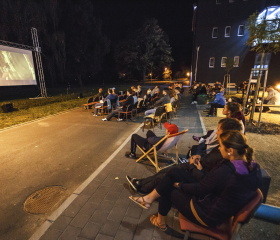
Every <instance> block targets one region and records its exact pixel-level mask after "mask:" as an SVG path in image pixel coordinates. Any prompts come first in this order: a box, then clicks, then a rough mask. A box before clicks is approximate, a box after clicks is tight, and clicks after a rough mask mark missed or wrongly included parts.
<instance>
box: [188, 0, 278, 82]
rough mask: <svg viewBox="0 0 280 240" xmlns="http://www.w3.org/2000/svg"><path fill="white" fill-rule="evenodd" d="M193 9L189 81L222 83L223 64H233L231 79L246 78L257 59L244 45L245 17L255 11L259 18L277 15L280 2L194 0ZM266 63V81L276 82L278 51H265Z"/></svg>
mask: <svg viewBox="0 0 280 240" xmlns="http://www.w3.org/2000/svg"><path fill="white" fill-rule="evenodd" d="M193 11H194V13H193V33H194V46H193V56H192V81H197V82H205V83H213V82H215V81H220V82H223V80H224V75H225V74H226V69H227V68H226V63H229V65H231V66H232V68H231V70H230V75H231V82H234V83H237V84H239V83H240V82H242V81H245V80H248V79H249V76H250V72H251V69H252V68H253V67H258V65H259V59H260V58H259V56H258V55H257V54H256V53H255V52H252V51H250V47H249V46H247V45H246V42H247V39H248V36H249V32H248V30H247V29H246V22H247V19H248V18H249V16H250V15H252V14H253V13H255V12H258V13H259V19H260V18H263V17H266V19H273V18H276V17H277V16H278V17H277V18H279V17H280V1H279V0H271V1H269V0H197V1H196V4H195V5H194V10H193ZM277 27H278V29H279V31H280V26H279V25H278V26H277ZM265 65H266V66H263V67H269V71H268V84H275V83H279V82H280V70H279V69H280V67H279V66H280V54H273V53H272V54H266V56H265Z"/></svg>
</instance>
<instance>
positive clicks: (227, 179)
mask: <svg viewBox="0 0 280 240" xmlns="http://www.w3.org/2000/svg"><path fill="white" fill-rule="evenodd" d="M260 185H261V171H260V167H259V165H258V164H254V165H253V169H252V170H250V172H249V174H246V175H240V174H238V173H236V170H235V167H234V166H233V164H232V163H231V162H230V161H228V160H224V161H223V162H222V163H221V164H220V165H219V166H218V167H217V168H215V169H213V170H212V171H210V172H209V173H208V174H206V176H205V177H204V178H203V179H202V180H201V181H200V182H199V183H189V184H181V185H180V188H181V189H182V190H183V191H184V192H185V193H187V194H190V195H192V196H193V197H192V199H193V203H194V207H195V209H196V211H197V213H198V215H199V217H200V218H201V219H202V220H203V221H204V222H205V223H206V224H207V225H208V226H211V227H215V226H218V225H220V224H221V223H223V222H225V221H226V220H227V219H229V218H230V217H231V216H234V215H235V214H236V213H237V212H238V211H239V210H241V208H242V207H243V206H244V205H246V204H247V203H248V202H249V201H250V200H251V199H252V197H253V196H254V194H255V192H256V190H257V189H258V188H259V187H260Z"/></svg>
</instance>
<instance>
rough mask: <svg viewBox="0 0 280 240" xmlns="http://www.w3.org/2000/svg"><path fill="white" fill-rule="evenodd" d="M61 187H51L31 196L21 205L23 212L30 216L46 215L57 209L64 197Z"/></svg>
mask: <svg viewBox="0 0 280 240" xmlns="http://www.w3.org/2000/svg"><path fill="white" fill-rule="evenodd" d="M66 193H67V191H66V189H65V188H64V187H62V186H51V187H46V188H43V189H41V190H38V191H36V192H34V193H33V194H31V195H30V196H29V197H28V198H27V199H26V200H25V202H24V204H23V210H24V211H26V212H28V213H32V214H43V213H48V212H51V211H52V210H54V209H55V208H57V207H58V206H59V205H60V204H61V203H62V201H63V200H64V198H65V196H66Z"/></svg>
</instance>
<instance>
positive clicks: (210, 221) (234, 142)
mask: <svg viewBox="0 0 280 240" xmlns="http://www.w3.org/2000/svg"><path fill="white" fill-rule="evenodd" d="M219 145H220V152H221V155H222V156H223V158H224V160H223V161H222V162H221V163H220V165H219V166H218V167H216V168H214V169H213V170H211V171H210V172H209V173H208V174H206V176H205V177H204V178H203V179H202V180H201V181H200V182H183V181H182V180H181V176H180V175H176V174H174V173H173V174H170V175H166V176H165V177H164V178H163V179H162V181H161V182H160V183H159V184H158V186H157V187H156V189H154V190H153V191H152V192H151V193H149V194H148V195H145V196H143V197H133V196H131V197H129V198H130V199H131V200H132V201H133V202H134V203H136V204H137V205H138V206H141V207H142V208H144V209H148V208H149V207H150V206H151V204H152V203H153V202H154V201H155V200H156V199H158V198H159V205H158V214H157V215H153V216H151V217H150V221H151V223H152V224H153V225H155V226H156V227H158V228H159V229H161V230H163V231H165V230H167V225H166V220H165V216H166V215H167V214H168V212H169V211H170V209H171V207H172V206H173V207H175V208H176V209H178V211H179V212H180V213H181V214H183V215H184V216H185V217H186V218H187V219H188V220H189V221H192V222H193V223H195V224H197V225H200V226H204V227H205V226H206V227H214V228H215V227H217V226H219V225H221V224H222V223H224V222H226V221H227V220H228V219H230V218H231V217H232V216H234V215H236V214H237V213H238V212H239V211H240V210H241V209H242V208H243V207H244V206H245V205H246V204H248V202H249V201H250V200H251V199H252V197H253V196H254V195H255V193H256V190H257V189H258V188H259V187H260V186H261V180H262V179H261V171H260V167H259V165H258V164H257V163H255V162H254V161H253V159H252V154H253V149H252V148H250V147H249V146H248V145H247V142H246V139H245V136H244V135H243V134H241V133H240V132H238V131H226V132H224V133H222V134H221V135H220V136H219ZM198 165H199V163H198Z"/></svg>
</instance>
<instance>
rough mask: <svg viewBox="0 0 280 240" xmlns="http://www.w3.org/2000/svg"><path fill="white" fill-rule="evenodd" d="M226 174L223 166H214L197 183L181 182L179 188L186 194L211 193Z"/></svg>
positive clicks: (223, 179) (199, 194)
mask: <svg viewBox="0 0 280 240" xmlns="http://www.w3.org/2000/svg"><path fill="white" fill-rule="evenodd" d="M227 175H228V171H227V170H226V169H225V167H224V166H221V167H219V168H216V169H214V170H212V171H211V172H209V173H208V174H206V175H205V177H204V178H203V179H202V180H201V181H200V182H199V183H181V184H179V188H180V189H181V190H182V191H183V192H185V193H186V194H191V195H196V196H203V195H207V194H209V193H213V192H214V190H215V188H217V186H219V185H221V184H222V183H223V182H224V181H225V179H226V177H227Z"/></svg>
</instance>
